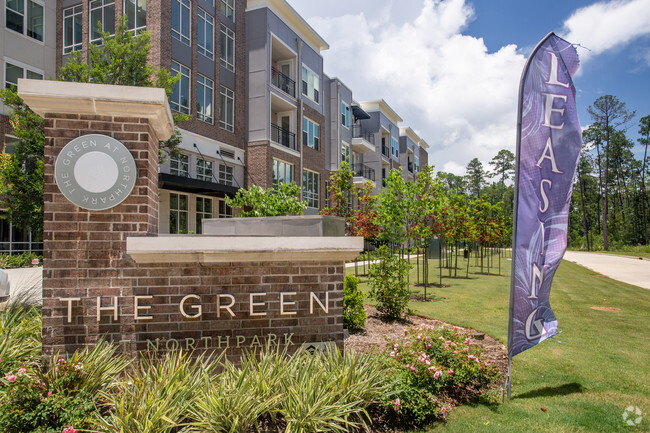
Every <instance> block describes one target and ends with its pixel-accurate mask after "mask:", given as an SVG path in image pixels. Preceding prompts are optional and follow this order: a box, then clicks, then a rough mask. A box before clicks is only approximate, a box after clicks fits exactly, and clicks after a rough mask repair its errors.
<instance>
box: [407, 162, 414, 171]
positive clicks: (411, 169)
mask: <svg viewBox="0 0 650 433" xmlns="http://www.w3.org/2000/svg"><path fill="white" fill-rule="evenodd" d="M408 169H409V172H410V173H413V163H412V162H410V161H409V163H408Z"/></svg>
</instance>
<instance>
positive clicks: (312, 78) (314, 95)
mask: <svg viewBox="0 0 650 433" xmlns="http://www.w3.org/2000/svg"><path fill="white" fill-rule="evenodd" d="M305 86H306V87H307V89H305ZM300 91H301V92H302V94H303V95H305V96H306V97H307V98H309V99H311V100H312V101H314V102H315V103H317V104H320V75H318V74H317V73H316V72H314V71H312V70H311V69H310V68H309V66H307V65H305V64H304V63H303V64H302V86H301V89H300ZM305 92H307V93H305Z"/></svg>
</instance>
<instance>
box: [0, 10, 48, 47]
mask: <svg viewBox="0 0 650 433" xmlns="http://www.w3.org/2000/svg"><path fill="white" fill-rule="evenodd" d="M4 3H5V22H4V23H3V27H4V28H5V29H7V30H10V31H12V32H16V33H18V34H21V35H23V36H26V37H28V38H31V39H34V40H35V41H38V42H40V43H44V41H43V39H44V38H45V1H44V0H19V3H22V6H23V11H22V12H19V11H17V10H15V9H13V8H11V7H9V5H8V4H7V1H6V0H5V1H4ZM30 4H34V5H37V6H40V7H41V22H40V27H41V29H40V30H41V32H40V39H39V38H38V37H35V36H34V35H31V34H30V32H31V33H34V32H35V31H34V30H33V27H31V29H32V30H30V24H31V23H30V21H32V20H31V19H30V18H31V17H30V16H28V12H29V11H30V8H29V5H30ZM9 11H11V12H12V13H14V14H16V15H18V16H20V17H21V21H22V30H21V31H18V30H14V29H12V28H9V27H7V16H8V12H9Z"/></svg>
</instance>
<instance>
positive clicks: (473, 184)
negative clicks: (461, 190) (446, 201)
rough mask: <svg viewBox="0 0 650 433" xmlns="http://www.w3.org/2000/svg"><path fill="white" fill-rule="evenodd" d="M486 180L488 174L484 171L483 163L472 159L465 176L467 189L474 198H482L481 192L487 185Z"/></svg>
mask: <svg viewBox="0 0 650 433" xmlns="http://www.w3.org/2000/svg"><path fill="white" fill-rule="evenodd" d="M485 178H486V174H485V170H484V169H483V163H482V162H481V161H479V160H478V158H474V159H472V160H471V161H470V162H469V164H467V174H466V175H465V179H466V182H467V188H468V190H469V193H470V195H471V196H472V197H475V198H478V197H481V191H482V190H483V188H484V187H485V185H486V181H485Z"/></svg>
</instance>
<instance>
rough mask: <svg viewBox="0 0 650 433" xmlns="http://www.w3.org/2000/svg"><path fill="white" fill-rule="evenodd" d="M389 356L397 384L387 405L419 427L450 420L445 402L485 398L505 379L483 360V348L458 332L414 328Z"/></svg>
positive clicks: (394, 345)
mask: <svg viewBox="0 0 650 433" xmlns="http://www.w3.org/2000/svg"><path fill="white" fill-rule="evenodd" d="M385 355H386V356H385V360H386V362H387V363H388V364H389V365H390V367H391V368H392V370H393V372H394V373H395V375H396V378H397V381H396V382H395V389H394V393H393V394H391V399H390V401H386V402H384V405H385V407H386V408H387V410H388V411H389V412H393V415H394V416H395V417H397V419H399V420H402V421H403V422H407V423H408V422H409V421H411V423H412V424H414V425H422V424H424V423H428V422H431V421H433V420H434V419H436V418H440V417H444V414H445V412H446V411H447V410H448V408H445V407H444V406H443V404H442V403H441V401H440V399H439V396H441V395H445V396H450V397H453V398H456V399H458V398H463V397H466V396H468V395H473V394H476V393H479V392H482V391H483V390H484V389H485V388H486V387H487V386H488V385H490V384H492V383H494V382H495V381H496V380H497V378H498V375H499V373H498V370H497V368H496V367H494V366H491V365H489V364H488V363H487V362H486V361H485V360H484V358H483V357H482V356H481V351H480V348H479V347H477V346H475V345H472V344H470V341H469V336H468V335H466V334H464V333H462V332H461V331H459V330H458V329H457V328H454V329H443V328H442V327H441V326H421V327H418V328H411V329H409V330H407V331H406V332H405V335H404V339H403V340H401V341H392V342H390V343H389V344H388V345H387V347H386V350H385ZM395 397H397V399H395ZM395 401H399V402H400V404H399V405H395V404H394V402H395Z"/></svg>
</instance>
